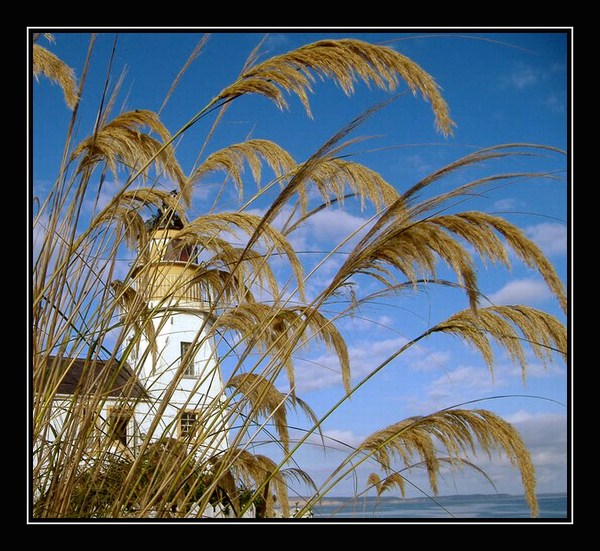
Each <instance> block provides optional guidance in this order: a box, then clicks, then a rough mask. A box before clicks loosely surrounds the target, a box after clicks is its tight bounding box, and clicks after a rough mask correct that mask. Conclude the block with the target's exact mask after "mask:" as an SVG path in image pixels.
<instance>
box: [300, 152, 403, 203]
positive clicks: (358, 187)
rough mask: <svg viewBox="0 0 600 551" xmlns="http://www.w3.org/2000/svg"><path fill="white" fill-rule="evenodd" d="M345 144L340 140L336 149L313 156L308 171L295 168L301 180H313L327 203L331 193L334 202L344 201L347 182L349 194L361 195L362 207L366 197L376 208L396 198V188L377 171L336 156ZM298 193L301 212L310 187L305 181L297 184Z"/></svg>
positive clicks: (359, 196) (307, 199) (330, 200)
mask: <svg viewBox="0 0 600 551" xmlns="http://www.w3.org/2000/svg"><path fill="white" fill-rule="evenodd" d="M347 145H348V144H347V143H346V144H342V145H341V146H340V147H339V148H337V150H336V151H335V152H332V153H331V154H329V155H327V156H324V157H321V158H319V159H317V160H315V162H314V163H312V164H311V167H310V170H309V171H307V172H305V173H301V172H299V171H298V172H299V174H301V175H302V176H303V178H304V184H306V183H308V182H312V183H313V184H314V185H315V187H316V188H317V190H318V191H319V193H320V194H321V197H322V198H323V200H324V202H325V205H327V206H328V205H329V204H330V203H331V202H332V196H333V199H334V200H335V201H336V202H339V203H342V204H343V202H344V199H345V198H346V197H347V195H346V193H347V189H346V186H348V187H349V188H350V189H351V190H352V192H353V193H352V194H351V195H350V196H353V197H354V196H355V197H358V198H359V199H360V205H361V208H364V206H365V202H366V200H369V201H370V202H371V203H372V204H373V205H374V206H375V208H376V209H377V210H379V209H381V207H383V206H386V207H387V206H389V205H391V204H392V203H393V202H394V201H396V200H397V199H398V192H397V191H396V189H395V188H394V187H393V186H392V185H390V184H389V183H388V182H386V181H385V180H384V179H383V178H382V177H381V175H380V174H379V173H377V172H375V171H374V170H371V169H370V168H368V167H366V166H364V165H362V164H360V163H356V162H353V161H348V160H347V159H342V158H340V157H337V156H336V153H339V152H340V151H341V149H342V148H344V147H346V146H347ZM297 193H298V196H299V200H300V205H301V207H302V213H303V214H304V213H306V212H307V210H308V201H309V190H308V188H307V186H306V185H298V187H297Z"/></svg>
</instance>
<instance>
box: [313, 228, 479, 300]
mask: <svg viewBox="0 0 600 551" xmlns="http://www.w3.org/2000/svg"><path fill="white" fill-rule="evenodd" d="M360 245H362V246H360ZM439 258H441V259H443V260H444V261H445V262H446V263H447V264H448V266H449V267H450V268H452V270H454V272H455V273H456V275H457V276H458V279H459V283H460V284H461V285H462V286H463V287H464V289H465V291H466V293H467V296H468V297H469V301H470V304H471V307H472V308H475V309H476V307H477V301H478V298H479V293H478V291H477V278H476V275H475V270H474V266H473V260H472V258H471V256H470V255H469V254H468V252H467V251H466V250H465V248H464V247H463V246H461V245H460V243H458V242H457V241H456V240H455V239H453V238H452V237H450V236H449V235H448V234H447V233H446V232H444V231H443V230H441V229H440V227H439V226H436V225H434V224H432V223H430V222H429V221H423V220H421V221H412V220H410V219H408V220H403V221H398V223H397V224H394V225H389V226H388V227H387V228H384V229H383V231H382V232H381V233H380V234H379V235H376V236H374V237H373V238H372V240H371V242H367V243H361V244H359V246H357V247H355V248H354V249H353V250H352V252H351V253H350V254H349V255H348V257H347V259H346V261H345V262H344V264H343V265H342V266H341V267H340V269H339V270H338V272H337V273H336V274H335V276H334V277H333V279H332V282H331V284H330V286H329V287H328V289H327V292H326V293H324V296H326V295H327V294H328V293H330V292H331V291H332V290H335V289H337V288H338V287H339V286H341V285H343V284H344V283H345V282H346V281H347V280H348V279H349V278H350V277H351V276H353V275H356V274H364V275H369V276H371V277H373V278H375V279H376V280H378V281H380V282H381V283H383V284H384V285H385V286H386V287H388V288H393V287H395V286H396V284H397V280H396V278H395V276H394V274H393V271H394V270H397V271H399V272H401V273H402V274H404V275H405V276H406V278H407V279H408V280H409V282H412V283H413V284H414V285H416V284H417V282H418V281H419V280H420V278H421V277H427V278H431V279H435V278H436V265H437V261H438V259H439Z"/></svg>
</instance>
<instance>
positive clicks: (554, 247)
mask: <svg viewBox="0 0 600 551" xmlns="http://www.w3.org/2000/svg"><path fill="white" fill-rule="evenodd" d="M525 233H526V234H527V236H528V237H529V239H531V240H532V241H533V242H534V243H536V244H537V245H539V247H540V248H541V249H542V251H544V253H546V254H547V255H562V254H566V253H567V227H566V226H565V225H564V224H559V223H557V222H543V223H541V224H537V225H535V226H529V227H527V228H525Z"/></svg>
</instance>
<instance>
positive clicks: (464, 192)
mask: <svg viewBox="0 0 600 551" xmlns="http://www.w3.org/2000/svg"><path fill="white" fill-rule="evenodd" d="M516 148H524V151H521V150H517V151H515V149H516ZM527 148H533V149H535V150H543V151H552V152H555V153H563V152H562V151H560V150H557V149H556V148H553V147H544V146H538V145H533V144H514V143H513V144H504V145H499V146H496V147H488V148H485V149H481V150H478V151H475V152H474V153H470V154H468V155H466V156H464V157H461V158H460V159H458V160H456V161H453V162H452V163H450V164H448V165H446V166H444V167H442V168H440V169H438V170H436V171H434V172H433V173H431V174H429V175H428V176H426V177H425V178H423V179H422V180H420V181H419V182H417V183H416V184H414V185H413V186H412V187H411V188H409V189H408V190H406V191H405V192H403V193H402V194H401V195H400V197H399V198H398V200H397V201H396V202H395V203H394V204H392V205H391V206H390V207H388V208H387V209H386V210H385V211H384V212H383V213H382V215H381V216H380V217H379V218H378V219H377V221H376V222H375V224H374V225H373V226H372V228H371V229H370V230H369V232H367V234H366V235H365V236H364V237H363V239H362V241H361V243H360V245H361V246H362V245H363V244H364V243H366V242H368V241H369V240H370V239H372V238H373V236H374V235H376V234H377V233H379V232H381V231H382V228H383V227H385V226H386V225H387V224H389V223H392V222H395V221H396V219H397V218H400V219H401V220H404V219H406V218H407V213H408V212H409V213H410V216H412V217H413V218H416V217H418V216H422V215H425V214H427V213H431V212H433V211H434V209H436V208H437V209H440V208H442V207H443V206H444V203H446V202H448V201H449V200H451V199H457V198H460V197H465V196H469V195H470V194H472V193H474V192H475V191H476V190H477V189H478V188H481V187H484V186H488V185H490V184H492V183H496V182H502V181H508V180H515V179H523V178H525V179H532V178H552V177H553V175H552V174H548V173H507V174H505V173H500V174H494V175H491V176H486V177H483V178H479V179H476V180H474V181H471V182H468V183H466V184H463V185H460V186H458V187H453V188H452V189H451V190H450V191H448V192H445V193H440V194H437V195H434V196H433V197H432V198H430V199H426V200H423V201H421V202H420V203H417V204H415V203H416V200H417V199H418V197H419V195H420V192H421V191H423V190H424V189H425V188H426V187H428V186H431V185H432V184H434V183H436V182H438V181H439V180H441V179H442V178H444V177H447V176H449V175H451V174H453V173H454V172H456V171H458V170H461V169H465V168H467V167H470V166H474V165H477V164H481V163H484V162H488V161H492V160H495V159H507V158H512V157H518V156H535V155H534V154H532V153H529V152H527ZM505 150H507V151H505Z"/></svg>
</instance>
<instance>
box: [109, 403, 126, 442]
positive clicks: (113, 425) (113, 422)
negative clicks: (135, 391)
mask: <svg viewBox="0 0 600 551" xmlns="http://www.w3.org/2000/svg"><path fill="white" fill-rule="evenodd" d="M131 416H132V413H131V410H129V409H123V408H113V409H109V410H108V435H109V437H110V439H111V440H113V441H115V442H120V443H121V444H123V445H124V446H126V445H127V437H128V430H127V428H128V426H129V421H130V420H131Z"/></svg>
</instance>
